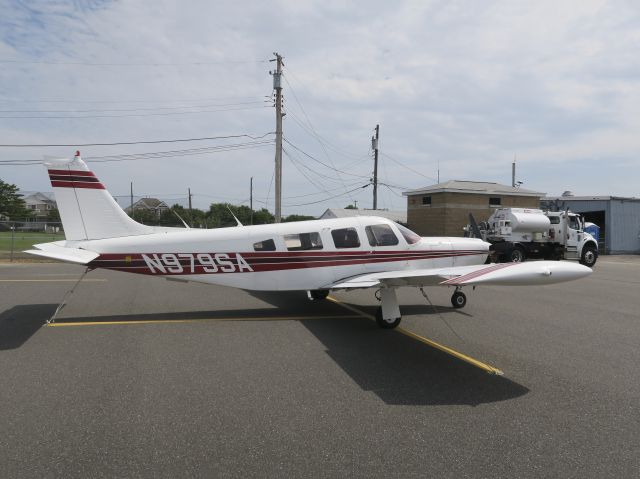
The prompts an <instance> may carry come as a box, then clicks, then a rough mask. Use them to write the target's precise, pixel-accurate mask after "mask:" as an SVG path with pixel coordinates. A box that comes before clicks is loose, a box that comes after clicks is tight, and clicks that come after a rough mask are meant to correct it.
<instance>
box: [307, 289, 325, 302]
mask: <svg viewBox="0 0 640 479" xmlns="http://www.w3.org/2000/svg"><path fill="white" fill-rule="evenodd" d="M309 294H310V295H311V299H313V300H315V301H320V300H323V299H327V296H329V290H328V289H314V290H311V291H309Z"/></svg>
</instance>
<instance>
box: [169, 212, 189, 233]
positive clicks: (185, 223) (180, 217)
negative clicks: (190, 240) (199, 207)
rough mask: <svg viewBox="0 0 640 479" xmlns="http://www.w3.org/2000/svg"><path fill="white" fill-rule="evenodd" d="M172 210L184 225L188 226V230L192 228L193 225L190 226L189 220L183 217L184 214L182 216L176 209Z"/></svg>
mask: <svg viewBox="0 0 640 479" xmlns="http://www.w3.org/2000/svg"><path fill="white" fill-rule="evenodd" d="M171 211H173V214H174V215H176V216H177V217H178V219H179V220H180V221H182V224H183V225H184V227H185V228H187V229H188V230H190V229H191V226H189V225H188V224H187V222H186V221H185V220H183V219H182V216H180V215H179V214H178V212H177V211H176V210H174V209H173V208H171Z"/></svg>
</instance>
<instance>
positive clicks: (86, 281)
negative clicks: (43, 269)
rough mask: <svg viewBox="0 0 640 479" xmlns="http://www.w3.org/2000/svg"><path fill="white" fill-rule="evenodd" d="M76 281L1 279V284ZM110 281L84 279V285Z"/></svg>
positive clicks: (71, 280)
mask: <svg viewBox="0 0 640 479" xmlns="http://www.w3.org/2000/svg"><path fill="white" fill-rule="evenodd" d="M77 281H78V278H76V279H0V283H76V282H77ZM105 281H108V280H106V279H102V278H95V279H94V278H89V279H83V280H82V281H81V282H82V283H104V282H105Z"/></svg>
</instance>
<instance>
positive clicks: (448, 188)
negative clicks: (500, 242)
mask: <svg viewBox="0 0 640 479" xmlns="http://www.w3.org/2000/svg"><path fill="white" fill-rule="evenodd" d="M402 194H403V195H404V196H406V197H407V223H408V226H409V228H411V229H412V230H413V231H415V232H416V233H418V234H419V235H422V236H462V228H464V227H465V226H466V225H467V224H468V223H469V213H472V214H473V216H474V217H475V218H476V220H477V221H484V220H486V219H487V218H489V216H491V214H492V213H493V211H494V210H495V209H496V208H500V207H514V208H539V207H540V198H542V197H543V196H545V193H540V192H538V191H532V190H526V189H524V188H518V187H512V186H507V185H501V184H499V183H487V182H480V181H460V180H453V181H447V182H445V183H438V184H436V185H432V186H427V187H425V188H420V189H416V190H409V191H405V192H404V193H402Z"/></svg>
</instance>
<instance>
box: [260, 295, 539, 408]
mask: <svg viewBox="0 0 640 479" xmlns="http://www.w3.org/2000/svg"><path fill="white" fill-rule="evenodd" d="M250 294H251V295H252V296H254V297H256V298H259V299H261V300H263V301H266V302H268V303H270V304H272V305H274V306H278V307H279V308H282V309H283V310H286V309H289V308H292V307H295V306H296V305H298V303H300V302H304V301H306V302H308V299H307V298H306V297H305V295H304V294H300V293H288V292H285V293H265V292H251V293H250ZM317 303H318V306H320V303H329V302H328V301H327V302H325V301H318V302H317ZM330 304H331V303H330ZM322 306H323V307H322V308H320V309H323V310H324V304H322ZM333 306H335V305H333ZM358 308H359V309H361V310H363V311H365V312H367V313H370V314H374V313H375V308H374V307H370V308H367V307H362V306H358ZM296 309H297V308H296ZM307 310H308V306H307ZM410 310H418V311H419V312H420V313H421V314H435V313H436V312H443V311H451V310H453V308H443V307H438V306H436V311H434V310H433V309H432V308H431V307H429V306H426V307H425V306H418V305H416V306H415V308H412V307H411V306H409V307H404V306H403V307H402V311H403V312H405V313H406V314H408V313H409V311H410ZM300 323H301V324H302V325H304V327H305V328H307V329H308V330H309V331H310V332H311V333H312V334H313V335H314V336H315V337H316V338H318V340H319V341H321V342H322V344H324V346H325V347H326V348H327V351H326V352H327V354H328V355H329V356H330V357H331V358H332V359H333V360H334V361H335V362H336V364H337V365H338V366H340V367H341V368H342V369H343V370H344V371H345V372H346V373H347V374H348V375H349V376H350V377H351V378H352V379H353V381H355V383H356V384H358V385H359V386H360V387H361V388H362V389H363V390H365V391H371V392H372V393H374V394H375V395H377V396H378V397H379V398H380V399H381V400H383V401H384V402H385V403H387V404H393V405H455V404H460V405H470V406H477V405H480V404H484V403H491V402H497V401H505V400H509V399H514V398H517V397H520V396H523V395H525V394H527V393H528V392H529V389H528V388H526V387H524V386H522V385H520V384H518V383H516V382H514V381H512V380H510V379H508V378H506V377H504V376H493V375H490V374H488V373H486V372H484V371H482V370H480V369H478V368H476V367H475V366H472V365H470V364H468V363H466V362H463V361H461V360H459V359H457V358H454V357H452V356H450V355H448V354H446V353H444V352H442V351H439V350H437V349H435V348H432V347H429V346H427V345H426V344H423V343H421V342H419V341H416V340H414V339H412V338H410V337H408V336H405V335H403V334H401V333H399V332H398V331H392V330H382V329H380V328H379V327H378V326H377V325H376V324H375V322H374V321H372V320H369V319H366V318H364V317H363V318H362V319H360V318H353V319H352V318H346V319H330V320H326V321H316V320H302V321H300Z"/></svg>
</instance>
